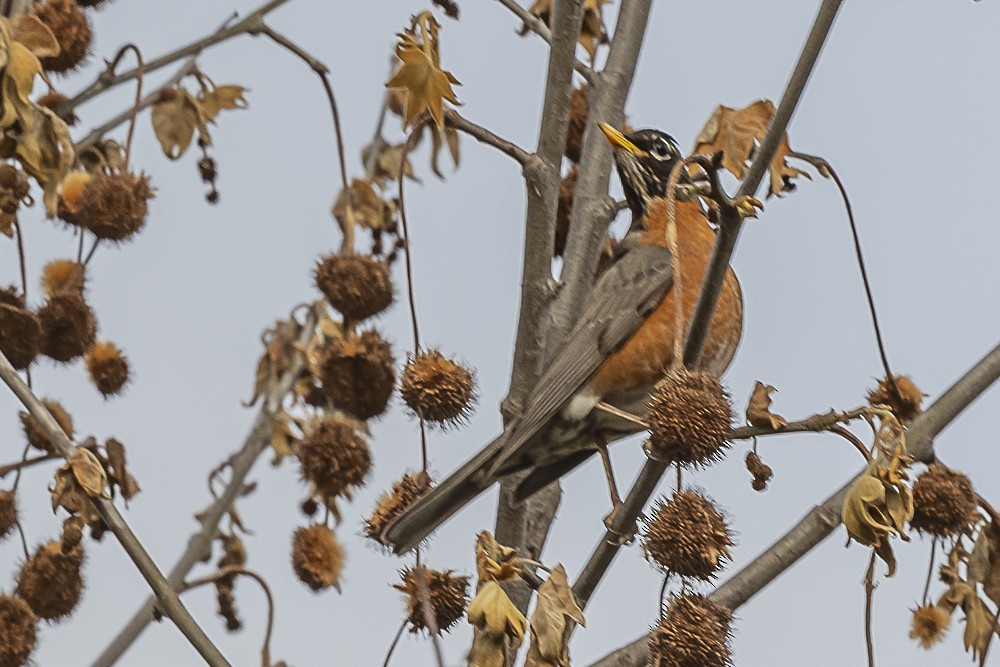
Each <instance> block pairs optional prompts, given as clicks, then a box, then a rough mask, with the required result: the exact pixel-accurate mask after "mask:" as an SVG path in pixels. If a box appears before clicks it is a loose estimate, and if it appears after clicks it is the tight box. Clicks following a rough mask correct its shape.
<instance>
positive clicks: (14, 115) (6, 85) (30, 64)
mask: <svg viewBox="0 0 1000 667" xmlns="http://www.w3.org/2000/svg"><path fill="white" fill-rule="evenodd" d="M41 71H42V64H41V63H40V62H38V58H36V57H35V54H33V53H32V52H31V51H30V50H29V49H28V47H26V46H25V45H24V44H21V43H20V42H13V41H12V42H9V43H8V44H7V66H6V67H5V68H4V70H3V115H2V116H0V127H5V128H6V127H9V126H10V125H11V124H12V123H13V122H14V121H15V120H17V119H18V118H19V117H21V116H24V115H26V114H28V113H29V112H30V111H29V110H30V109H31V107H32V104H31V89H32V88H33V87H34V85H35V76H36V75H37V74H40V73H41Z"/></svg>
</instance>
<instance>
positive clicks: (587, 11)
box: [519, 0, 611, 62]
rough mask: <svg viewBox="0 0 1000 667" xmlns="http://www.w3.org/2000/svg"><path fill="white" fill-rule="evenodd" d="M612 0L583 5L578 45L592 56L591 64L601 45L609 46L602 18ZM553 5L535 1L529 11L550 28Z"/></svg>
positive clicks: (586, 1) (548, 0)
mask: <svg viewBox="0 0 1000 667" xmlns="http://www.w3.org/2000/svg"><path fill="white" fill-rule="evenodd" d="M610 1H611V0H584V3H583V23H582V25H581V27H580V36H579V37H578V38H577V41H578V43H579V44H580V46H582V47H583V48H584V49H585V50H586V51H587V54H588V55H589V56H590V60H591V62H593V60H594V56H595V55H596V53H597V46H598V45H599V44H607V42H608V33H607V30H606V29H605V27H604V17H603V16H602V11H603V6H604V5H605V4H607V3H608V2H610ZM552 4H553V0H535V4H533V5H532V6H531V8H530V9H528V12H530V13H531V14H532V15H533V16H535V17H537V18H539V19H541V20H542V21H543V22H544V23H545V25H547V26H548V27H549V28H551V27H552ZM528 32H529V29H528V27H527V26H525V27H524V28H523V29H522V30H521V31H520V33H519V34H520V35H521V36H524V35H526V34H528Z"/></svg>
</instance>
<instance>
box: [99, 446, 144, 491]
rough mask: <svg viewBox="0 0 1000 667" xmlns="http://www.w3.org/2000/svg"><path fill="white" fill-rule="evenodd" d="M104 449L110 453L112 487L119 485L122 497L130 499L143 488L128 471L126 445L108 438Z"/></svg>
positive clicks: (109, 463)
mask: <svg viewBox="0 0 1000 667" xmlns="http://www.w3.org/2000/svg"><path fill="white" fill-rule="evenodd" d="M104 451H105V452H106V453H107V455H108V466H107V467H108V468H109V469H110V470H109V472H110V475H109V480H108V481H109V482H110V484H111V487H112V489H113V488H115V487H118V489H120V490H121V494H122V497H123V498H124V499H125V500H126V501H128V500H130V499H131V498H132V496H134V495H135V494H137V493H139V491H140V490H141V489H140V488H139V483H138V482H137V481H136V479H135V477H133V476H132V473H130V472H129V471H128V467H127V466H126V461H125V445H123V444H122V443H121V442H120V441H119V440H116V439H115V438H108V439H107V441H105V443H104Z"/></svg>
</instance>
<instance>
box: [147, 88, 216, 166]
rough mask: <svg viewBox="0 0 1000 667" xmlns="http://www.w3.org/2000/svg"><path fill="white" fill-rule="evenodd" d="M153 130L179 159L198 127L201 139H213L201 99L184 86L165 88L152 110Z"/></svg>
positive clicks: (170, 154)
mask: <svg viewBox="0 0 1000 667" xmlns="http://www.w3.org/2000/svg"><path fill="white" fill-rule="evenodd" d="M150 116H151V118H152V121H153V132H154V133H155V134H156V138H157V139H158V140H159V142H160V147H161V148H162V149H163V154H164V155H166V156H167V157H168V158H170V159H171V160H176V159H178V158H179V157H180V156H182V155H183V154H184V151H186V150H187V149H188V146H190V145H191V140H192V139H193V138H194V132H195V130H197V131H198V135H199V136H200V137H201V139H202V141H204V142H205V143H207V144H211V143H212V139H211V137H210V136H209V134H208V121H209V118H208V116H207V115H206V113H205V109H204V107H203V106H202V103H201V102H200V101H199V100H198V99H197V98H196V97H195V96H194V95H192V94H191V93H189V92H188V91H187V90H185V89H184V88H165V89H163V90H161V91H160V97H159V99H158V100H157V101H156V103H155V104H154V105H153V110H152V112H151V114H150Z"/></svg>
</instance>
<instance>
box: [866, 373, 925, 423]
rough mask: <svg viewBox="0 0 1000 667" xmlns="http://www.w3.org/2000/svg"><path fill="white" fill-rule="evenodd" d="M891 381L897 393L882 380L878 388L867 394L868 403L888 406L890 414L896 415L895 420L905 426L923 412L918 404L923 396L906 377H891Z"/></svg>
mask: <svg viewBox="0 0 1000 667" xmlns="http://www.w3.org/2000/svg"><path fill="white" fill-rule="evenodd" d="M892 379H893V381H894V382H895V384H896V389H898V390H899V392H898V393H897V392H895V391H893V390H892V386H891V385H890V384H889V381H888V380H887V379H886V378H882V379H881V380H879V382H878V386H877V387H875V388H874V389H872V390H871V391H869V392H868V403H870V404H871V405H877V404H882V405H888V406H889V409H890V410H892V414H894V415H896V419H898V420H899V421H900V422H902V423H903V424H906V423H908V422H910V421H913V419H914V418H915V417H916V416H917V415H919V414H920V413H921V412H923V408H922V407H921V406H920V404H921V403H922V402H923V400H924V395H923V393H922V392H921V391H920V389H918V388H917V385H915V384H913V380H911V379H910V378H908V377H907V376H905V375H893V376H892Z"/></svg>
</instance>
